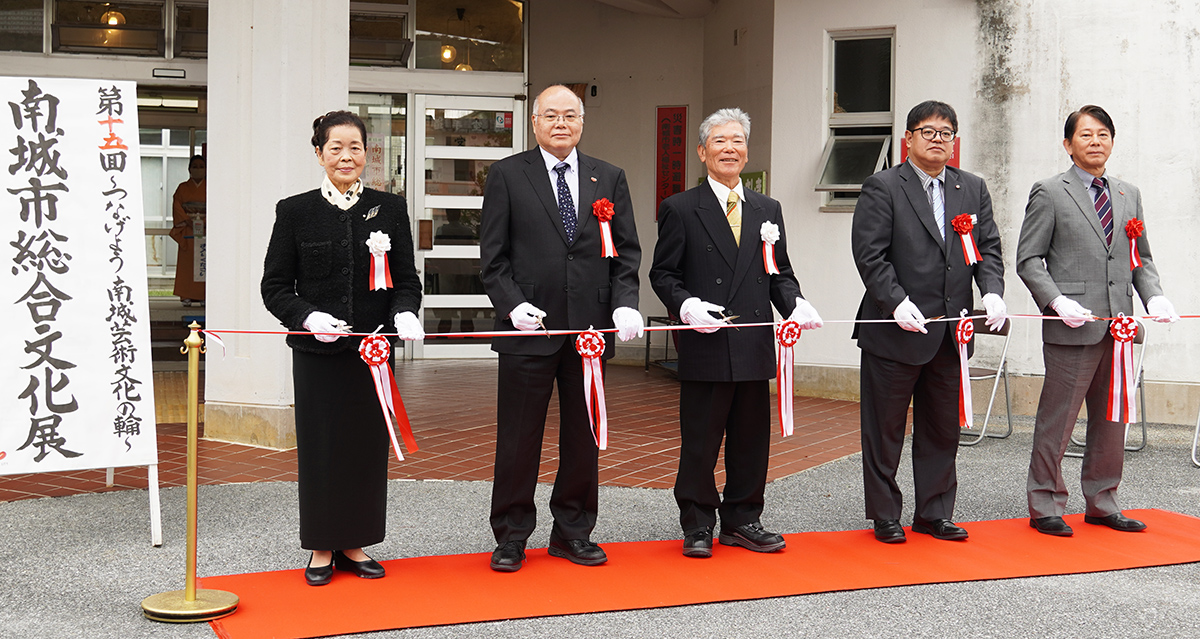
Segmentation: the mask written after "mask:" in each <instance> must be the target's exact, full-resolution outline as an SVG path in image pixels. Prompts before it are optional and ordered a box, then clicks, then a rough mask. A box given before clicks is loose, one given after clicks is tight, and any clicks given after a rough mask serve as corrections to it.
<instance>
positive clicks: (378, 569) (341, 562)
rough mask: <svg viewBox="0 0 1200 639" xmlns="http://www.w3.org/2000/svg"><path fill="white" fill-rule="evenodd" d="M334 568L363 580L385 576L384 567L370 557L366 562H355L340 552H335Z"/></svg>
mask: <svg viewBox="0 0 1200 639" xmlns="http://www.w3.org/2000/svg"><path fill="white" fill-rule="evenodd" d="M333 566H334V567H335V568H337V569H338V570H345V571H347V572H352V573H354V574H356V575H358V576H359V577H362V578H363V579H379V578H380V577H382V576H383V575H384V570H383V566H381V565H379V562H378V561H375V560H374V559H371V558H370V557H367V560H366V561H353V560H351V559H350V558H349V557H347V556H346V555H345V553H343V552H342V551H340V550H335V551H333ZM331 572H332V571H331ZM310 583H311V582H310Z"/></svg>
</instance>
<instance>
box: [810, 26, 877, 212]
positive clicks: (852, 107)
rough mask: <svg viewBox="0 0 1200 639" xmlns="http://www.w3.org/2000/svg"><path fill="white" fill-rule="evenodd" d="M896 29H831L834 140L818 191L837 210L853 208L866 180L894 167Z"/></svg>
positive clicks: (821, 170) (823, 162) (830, 118)
mask: <svg viewBox="0 0 1200 639" xmlns="http://www.w3.org/2000/svg"><path fill="white" fill-rule="evenodd" d="M894 39H895V38H894V33H893V31H892V30H891V29H887V30H870V31H851V32H839V33H831V34H830V56H829V57H830V77H829V83H828V86H829V99H828V101H827V107H826V110H827V117H828V126H829V139H828V141H827V142H826V143H825V149H824V152H823V153H822V155H821V162H820V168H819V171H818V174H817V183H816V187H815V188H816V190H817V191H822V192H825V193H826V194H827V195H826V201H825V204H826V205H827V206H828V207H831V208H833V209H836V210H844V209H845V208H847V207H853V206H854V204H855V202H856V201H857V199H858V194H859V193H860V192H861V191H862V183H863V180H865V179H867V178H868V177H869V176H871V175H872V174H873V173H876V172H877V171H881V170H883V169H885V168H888V167H889V166H891V157H892V126H893V122H894V109H893V104H892V101H893V99H892V78H893V76H894V72H893V52H894Z"/></svg>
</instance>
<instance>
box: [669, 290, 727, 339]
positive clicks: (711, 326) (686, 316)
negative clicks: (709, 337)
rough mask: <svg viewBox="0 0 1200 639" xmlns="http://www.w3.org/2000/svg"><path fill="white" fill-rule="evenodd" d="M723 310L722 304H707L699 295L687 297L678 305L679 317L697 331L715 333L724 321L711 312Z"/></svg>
mask: <svg viewBox="0 0 1200 639" xmlns="http://www.w3.org/2000/svg"><path fill="white" fill-rule="evenodd" d="M723 310H725V307H724V306H717V305H716V304H709V303H708V302H705V301H704V300H701V299H700V298H699V297H689V298H687V299H686V300H683V304H680V305H679V319H681V320H683V323H684V324H687V325H689V326H691V327H692V328H694V329H695V330H696V331H697V332H699V333H715V332H717V330H718V329H719V328H720V327H721V326H724V325H725V323H726V322H725V320H723V319H720V318H717V317H713V316H712V314H713V313H720V312H721V311H723Z"/></svg>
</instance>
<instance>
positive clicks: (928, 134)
mask: <svg viewBox="0 0 1200 639" xmlns="http://www.w3.org/2000/svg"><path fill="white" fill-rule="evenodd" d="M918 131H919V132H920V133H921V137H922V138H924V139H926V140H930V141H932V140H933V139H934V138H938V137H940V138H942V142H950V141H952V140H953V139H954V136H956V135H958V131H939V130H937V129H932V128H930V127H925V128H923V129H909V132H911V133H917V132H918Z"/></svg>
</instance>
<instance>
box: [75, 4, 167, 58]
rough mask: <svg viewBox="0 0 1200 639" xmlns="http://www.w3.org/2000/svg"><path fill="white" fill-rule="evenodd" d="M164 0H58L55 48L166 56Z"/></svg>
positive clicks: (83, 51)
mask: <svg viewBox="0 0 1200 639" xmlns="http://www.w3.org/2000/svg"><path fill="white" fill-rule="evenodd" d="M164 5H165V2H164V0H158V1H157V2H151V1H147V2H133V1H127V2H122V3H121V4H120V6H117V5H109V4H104V3H98V2H87V1H83V2H80V1H78V0H57V2H55V3H54V24H53V25H52V26H51V34H52V37H53V46H52V49H53V50H54V51H65V52H71V53H123V54H126V55H144V56H163V55H164V54H165V52H166V31H165V29H164V24H163V9H164Z"/></svg>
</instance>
